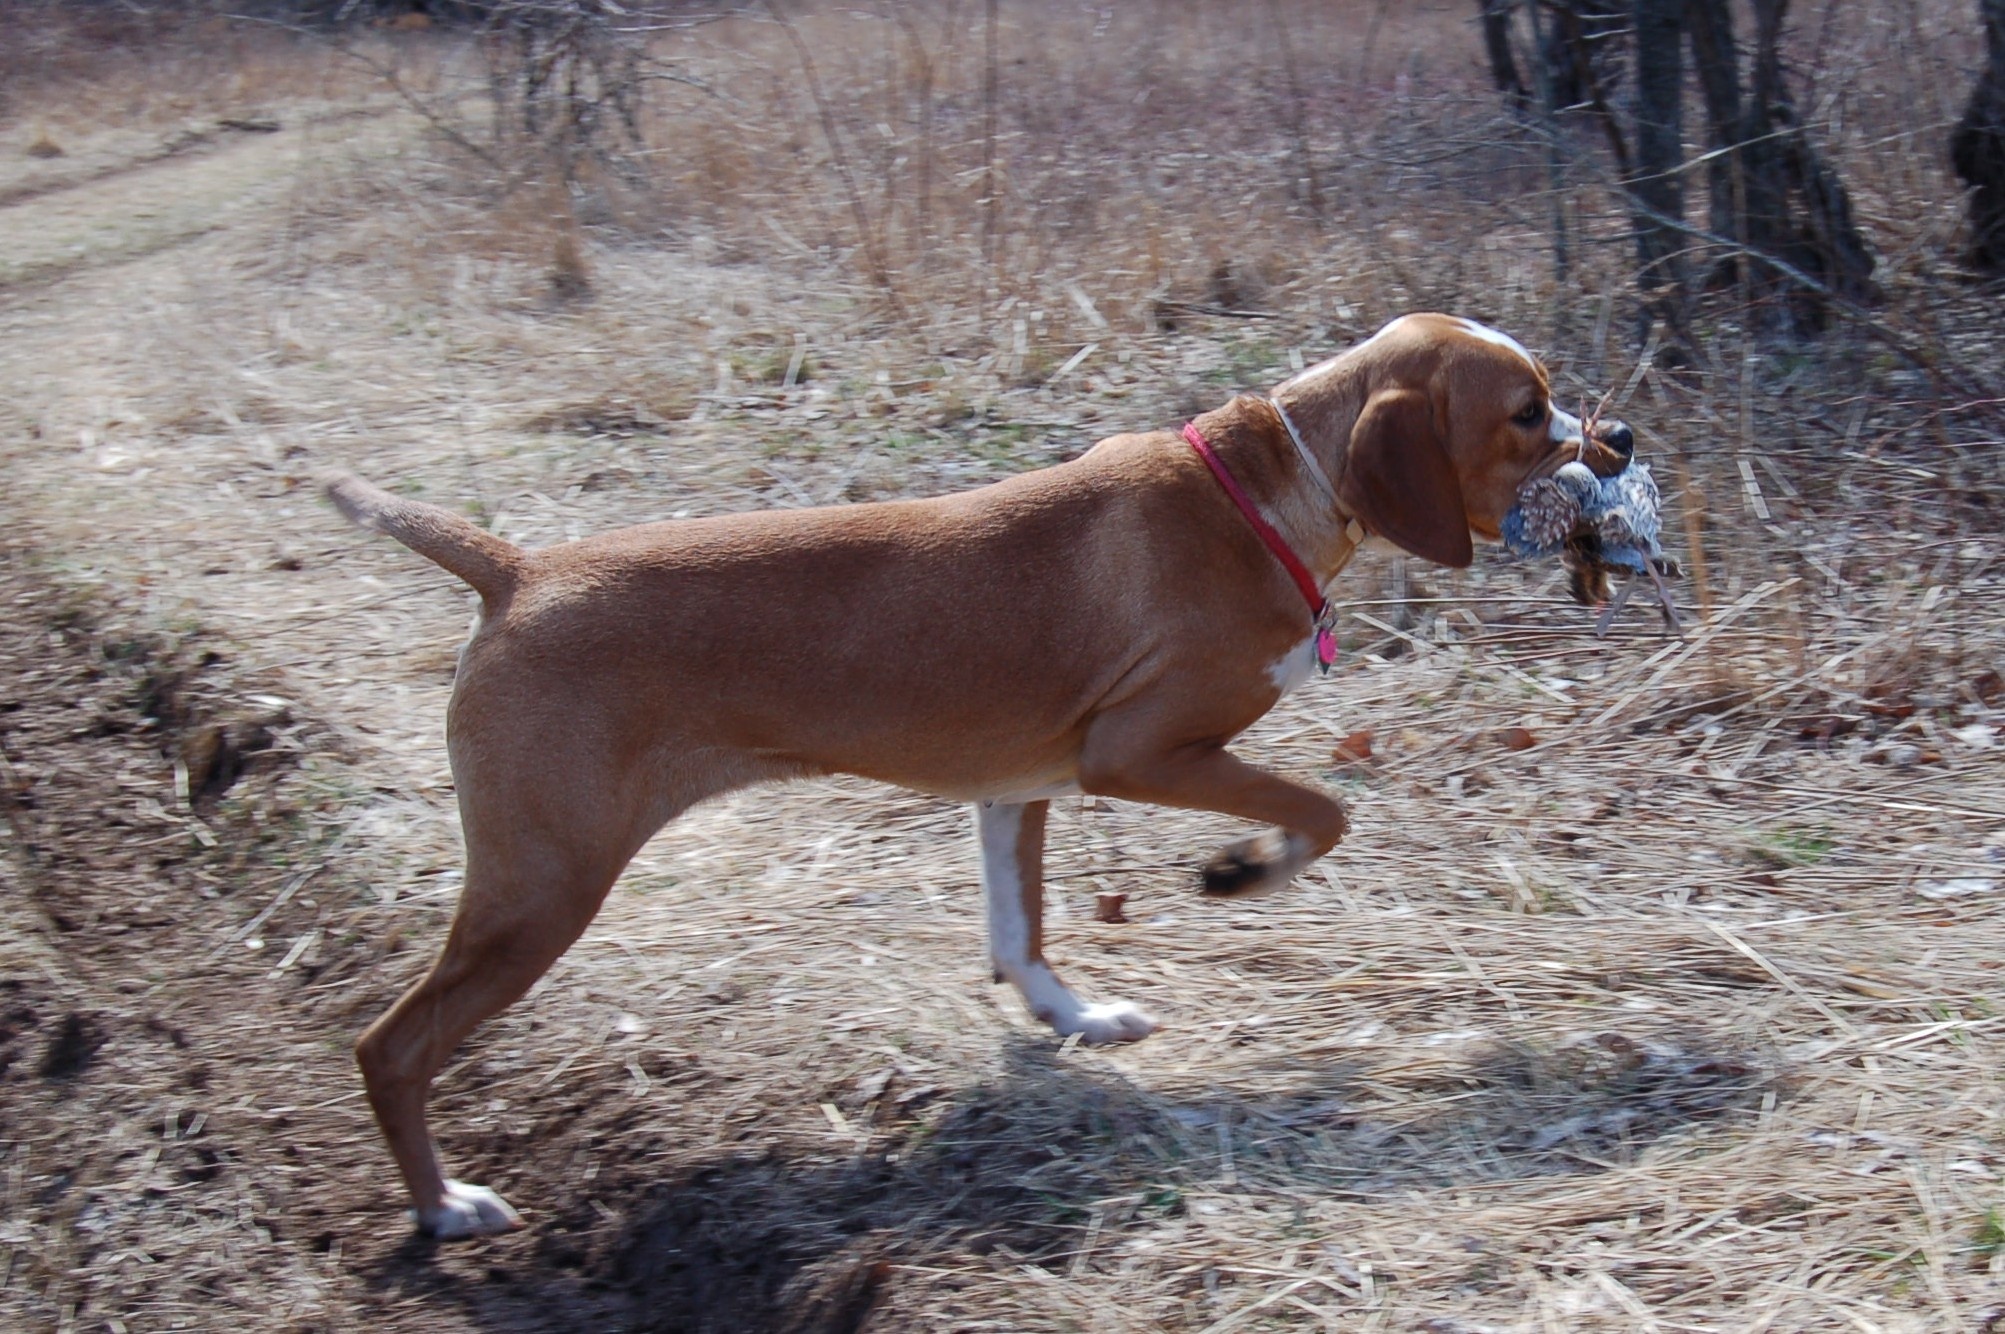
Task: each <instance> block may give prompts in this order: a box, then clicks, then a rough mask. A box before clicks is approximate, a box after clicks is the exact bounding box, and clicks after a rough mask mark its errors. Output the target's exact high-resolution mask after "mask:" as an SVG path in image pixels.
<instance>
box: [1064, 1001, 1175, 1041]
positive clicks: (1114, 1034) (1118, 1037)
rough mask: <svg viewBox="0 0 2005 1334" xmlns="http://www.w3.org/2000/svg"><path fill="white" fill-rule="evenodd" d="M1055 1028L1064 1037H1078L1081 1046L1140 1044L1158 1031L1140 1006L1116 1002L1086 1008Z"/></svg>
mask: <svg viewBox="0 0 2005 1334" xmlns="http://www.w3.org/2000/svg"><path fill="white" fill-rule="evenodd" d="M1052 1027H1053V1028H1055V1029H1057V1030H1058V1035H1059V1036H1060V1037H1071V1036H1072V1035H1073V1034H1074V1033H1077V1034H1078V1035H1079V1040H1080V1041H1081V1042H1094V1043H1099V1042H1139V1041H1141V1040H1142V1039H1143V1038H1145V1037H1147V1036H1148V1035H1149V1034H1151V1033H1153V1032H1155V1031H1156V1021H1155V1020H1154V1019H1151V1018H1150V1017H1149V1016H1148V1014H1147V1013H1145V1012H1144V1011H1143V1010H1142V1008H1141V1007H1140V1006H1137V1005H1130V1004H1128V1003H1127V1002H1126V1001H1116V1002H1114V1003H1112V1004H1108V1005H1082V1006H1080V1007H1079V1009H1078V1010H1077V1012H1075V1013H1074V1014H1072V1015H1071V1016H1069V1017H1068V1018H1064V1019H1060V1020H1058V1021H1056V1022H1054V1023H1053V1024H1052Z"/></svg>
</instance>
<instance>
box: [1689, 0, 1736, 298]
mask: <svg viewBox="0 0 2005 1334" xmlns="http://www.w3.org/2000/svg"><path fill="white" fill-rule="evenodd" d="M1685 30H1686V33H1687V34H1688V35H1689V36H1690V37H1691V39H1692V66H1693V68H1694V69H1696V70H1697V71H1698V75H1699V90H1700V91H1701V92H1702V93H1703V94H1704V95H1705V102H1706V147H1707V148H1709V149H1711V150H1712V154H1713V156H1712V158H1711V160H1710V161H1708V162H1707V163H1706V216H1707V219H1708V224H1707V225H1708V227H1709V229H1710V230H1711V231H1712V232H1713V233H1714V235H1716V236H1730V237H1732V238H1733V239H1734V240H1736V241H1739V242H1741V243H1742V244H1743V245H1744V244H1746V243H1747V239H1748V238H1747V235H1746V233H1745V231H1744V230H1743V228H1742V226H1741V221H1742V218H1743V216H1744V210H1745V203H1744V198H1745V196H1744V192H1743V187H1744V181H1745V175H1744V155H1745V153H1746V151H1747V150H1746V148H1745V144H1746V141H1747V137H1748V136H1747V126H1746V124H1745V123H1744V120H1743V113H1742V111H1741V101H1740V53H1739V52H1738V51H1737V50H1736V49H1735V47H1734V40H1733V6H1732V5H1731V4H1730V3H1729V0H1690V3H1689V4H1688V5H1687V6H1686V9H1685ZM1723 267H1725V268H1726V269H1727V273H1726V274H1725V275H1724V276H1727V277H1729V278H1730V277H1731V276H1732V275H1733V274H1734V273H1737V272H1738V271H1739V263H1738V260H1737V259H1732V260H1729V261H1728V263H1727V265H1726V266H1723Z"/></svg>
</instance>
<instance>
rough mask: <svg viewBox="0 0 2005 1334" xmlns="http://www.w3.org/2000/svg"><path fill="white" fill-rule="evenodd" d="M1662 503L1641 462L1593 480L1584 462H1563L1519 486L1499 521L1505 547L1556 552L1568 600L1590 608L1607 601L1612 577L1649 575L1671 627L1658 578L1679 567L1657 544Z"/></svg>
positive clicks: (1666, 597)
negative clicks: (1568, 587) (1569, 586)
mask: <svg viewBox="0 0 2005 1334" xmlns="http://www.w3.org/2000/svg"><path fill="white" fill-rule="evenodd" d="M1662 506H1663V497H1662V495H1661V494H1660V493H1659V492H1658V490H1657V480H1656V478H1654V477H1652V476H1651V475H1650V469H1649V466H1648V465H1647V464H1642V463H1632V464H1630V465H1629V466H1628V467H1627V468H1624V469H1623V470H1622V471H1621V472H1619V473H1617V474H1616V475H1615V476H1613V477H1596V476H1595V475H1594V474H1593V473H1592V472H1591V471H1589V470H1588V468H1587V467H1586V466H1585V465H1583V464H1580V463H1569V464H1567V465H1566V466H1565V467H1563V468H1561V469H1560V470H1559V471H1558V472H1556V473H1554V474H1553V475H1552V476H1550V477H1541V478H1537V479H1535V480H1533V481H1530V482H1527V483H1525V485H1524V486H1522V487H1521V488H1519V490H1518V503H1517V504H1516V505H1514V506H1512V508H1511V510H1510V512H1509V513H1508V514H1506V515H1505V516H1504V525H1503V536H1504V545H1505V546H1506V547H1507V548H1509V550H1510V551H1511V552H1513V553H1514V554H1516V555H1520V556H1551V555H1555V554H1556V555H1559V556H1560V559H1561V562H1562V563H1563V564H1564V565H1565V566H1566V568H1567V572H1568V574H1569V575H1570V576H1571V580H1570V582H1571V584H1572V589H1573V595H1574V598H1575V599H1576V600H1578V601H1579V602H1582V603H1584V604H1588V605H1593V604H1595V603H1598V602H1605V601H1607V600H1608V598H1609V587H1608V576H1609V574H1610V573H1612V572H1615V571H1618V570H1619V571H1621V572H1622V573H1624V574H1642V575H1648V576H1650V580H1651V582H1652V583H1653V584H1656V585H1657V586H1658V591H1659V596H1660V597H1661V598H1663V599H1664V610H1665V619H1666V620H1667V621H1668V622H1670V623H1671V624H1672V625H1673V626H1675V625H1676V623H1677V622H1676V612H1675V610H1673V609H1672V607H1671V604H1670V601H1669V594H1668V592H1667V591H1666V590H1664V588H1663V586H1662V576H1663V575H1665V574H1675V573H1676V568H1677V567H1676V566H1675V565H1673V564H1672V563H1671V562H1670V561H1669V560H1667V559H1666V558H1665V556H1664V553H1663V550H1662V548H1661V547H1660V546H1659V545H1658V542H1657V539H1658V535H1659V533H1661V532H1662V530H1663V521H1662V518H1661V515H1660V511H1661V509H1662ZM1624 596H1625V597H1626V596H1627V594H1626V593H1625V594H1624ZM1618 605H1619V604H1618ZM1611 615H1612V611H1611ZM1608 619H1609V617H1608V616H1604V618H1603V624H1604V628H1605V625H1606V622H1607V620H1608Z"/></svg>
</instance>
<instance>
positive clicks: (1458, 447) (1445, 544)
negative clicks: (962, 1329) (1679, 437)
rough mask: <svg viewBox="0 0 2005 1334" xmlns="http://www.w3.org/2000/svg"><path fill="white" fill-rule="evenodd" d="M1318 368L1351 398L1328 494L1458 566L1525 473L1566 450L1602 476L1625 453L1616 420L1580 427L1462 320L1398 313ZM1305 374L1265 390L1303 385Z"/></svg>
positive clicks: (1525, 370)
mask: <svg viewBox="0 0 2005 1334" xmlns="http://www.w3.org/2000/svg"><path fill="white" fill-rule="evenodd" d="M1330 366H1331V369H1332V371H1333V372H1335V373H1334V374H1332V375H1329V376H1326V377H1321V379H1322V381H1323V382H1324V383H1326V384H1328V385H1329V387H1330V392H1333V393H1342V394H1343V395H1344V396H1345V397H1346V398H1348V399H1351V400H1352V401H1355V400H1356V398H1357V397H1359V396H1360V395H1361V396H1362V400H1363V402H1362V407H1361V408H1359V409H1358V411H1357V416H1356V419H1355V421H1354V422H1353V423H1352V425H1351V427H1350V432H1349V439H1348V441H1347V442H1346V443H1345V445H1344V447H1343V449H1342V452H1341V454H1340V456H1339V458H1338V466H1337V470H1336V487H1337V496H1338V499H1339V500H1341V501H1342V502H1343V504H1344V505H1346V506H1347V507H1349V508H1350V510H1351V511H1352V513H1353V514H1355V515H1356V516H1357V518H1358V519H1360V520H1361V521H1362V522H1363V523H1364V525H1365V527H1366V528H1368V529H1369V530H1371V531H1372V532H1373V533H1375V534H1377V535H1379V536H1381V537H1384V538H1386V539H1387V540H1389V541H1391V542H1392V543H1394V544H1395V545H1397V546H1399V547H1402V548H1404V549H1405V550H1407V551H1409V552H1412V553H1413V554H1414V555H1416V556H1424V557H1426V558H1427V559H1428V560H1431V561H1435V562H1438V563H1439V564H1442V565H1453V566H1464V565H1467V564H1469V562H1470V560H1471V559H1472V558H1473V555H1474V549H1473V546H1472V543H1471V535H1472V534H1473V535H1474V536H1476V537H1481V538H1483V539H1485V540H1486V541H1492V542H1494V541H1497V540H1498V539H1499V537H1500V535H1501V532H1502V527H1503V522H1504V515H1505V514H1506V513H1507V512H1508V511H1509V510H1510V508H1511V506H1512V505H1513V504H1515V503H1516V500H1517V494H1518V488H1519V487H1521V486H1523V485H1524V483H1525V482H1527V481H1529V480H1530V479H1532V478H1534V477H1543V476H1546V475H1549V474H1550V473H1552V472H1555V471H1557V470H1558V469H1559V468H1560V467H1561V466H1562V465H1564V464H1567V463H1570V462H1572V461H1574V460H1576V459H1578V460H1579V461H1581V462H1582V463H1585V464H1586V465H1587V466H1588V467H1589V468H1590V469H1592V470H1593V471H1594V472H1595V473H1596V474H1597V475H1599V476H1603V477H1612V476H1614V475H1615V474H1616V473H1618V472H1620V471H1622V469H1623V468H1625V467H1627V466H1628V463H1629V459H1630V457H1631V455H1633V454H1634V452H1635V443H1634V439H1633V437H1632V435H1631V433H1630V430H1629V428H1628V427H1627V426H1626V425H1624V424H1623V423H1621V422H1618V421H1602V422H1599V423H1597V424H1595V425H1594V427H1593V428H1592V429H1591V430H1589V429H1586V428H1584V427H1583V424H1582V422H1581V420H1580V418H1578V417H1576V416H1573V415H1572V414H1570V413H1567V412H1564V411H1562V410H1561V409H1560V407H1559V406H1558V404H1556V403H1554V402H1553V398H1552V386H1551V384H1550V383H1549V382H1548V380H1547V378H1546V370H1545V367H1544V366H1543V365H1541V364H1540V363H1539V360H1538V358H1536V357H1534V356H1533V355H1532V354H1531V353H1530V352H1528V351H1526V350H1525V349H1524V347H1523V346H1521V345H1520V344H1519V343H1518V342H1517V340H1516V339H1514V338H1511V337H1509V336H1508V335H1505V334H1501V333H1498V332H1497V331H1496V330H1494V329H1490V328H1487V327H1485V326H1484V325H1481V324H1477V323H1475V322H1474V321H1473V320H1465V319H1461V318H1459V317H1456V316H1453V315H1408V316H1404V317H1403V318H1401V319H1397V320H1394V321H1393V322H1392V323H1391V324H1388V325H1387V326H1386V327H1385V328H1383V329H1381V330H1380V331H1379V332H1378V333H1377V334H1376V335H1374V336H1373V337H1372V338H1371V339H1370V340H1368V341H1367V342H1364V343H1361V344H1359V345H1358V346H1357V347H1355V348H1352V349H1351V350H1350V351H1348V352H1346V353H1344V354H1343V355H1342V356H1341V357H1338V358H1337V359H1336V360H1335V361H1334V362H1332V363H1330ZM1306 378H1307V377H1297V379H1296V380H1294V381H1290V382H1289V384H1287V385H1284V386H1282V388H1281V390H1278V391H1277V397H1281V396H1283V395H1287V394H1289V391H1290V390H1291V389H1293V390H1295V391H1296V392H1298V393H1306V392H1313V387H1312V386H1309V385H1305V384H1304V381H1305V380H1306ZM1291 396H1292V395H1291ZM1290 406H1291V408H1292V407H1293V404H1292V403H1291V405H1290Z"/></svg>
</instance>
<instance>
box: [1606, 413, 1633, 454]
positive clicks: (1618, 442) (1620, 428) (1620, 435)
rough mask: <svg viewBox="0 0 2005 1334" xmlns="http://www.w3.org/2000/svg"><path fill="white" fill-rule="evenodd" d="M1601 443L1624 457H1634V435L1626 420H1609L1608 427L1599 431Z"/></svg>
mask: <svg viewBox="0 0 2005 1334" xmlns="http://www.w3.org/2000/svg"><path fill="white" fill-rule="evenodd" d="M1601 443H1602V444H1604V445H1607V446H1608V447H1609V448H1610V449H1612V450H1614V451H1615V452H1616V453H1618V454H1620V455H1621V456H1622V457H1623V458H1625V459H1633V458H1635V457H1636V436H1635V433H1634V432H1632V431H1631V430H1630V429H1629V424H1628V423H1627V422H1610V423H1609V424H1608V429H1606V430H1604V431H1602V432H1601Z"/></svg>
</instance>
